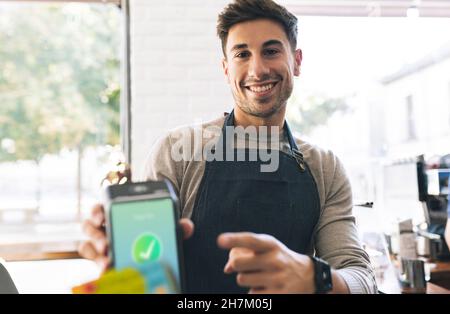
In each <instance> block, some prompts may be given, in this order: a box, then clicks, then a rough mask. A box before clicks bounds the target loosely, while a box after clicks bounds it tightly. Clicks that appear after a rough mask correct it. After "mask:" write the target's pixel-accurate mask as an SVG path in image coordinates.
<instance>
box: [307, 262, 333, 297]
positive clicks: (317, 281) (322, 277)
mask: <svg viewBox="0 0 450 314" xmlns="http://www.w3.org/2000/svg"><path fill="white" fill-rule="evenodd" d="M309 257H310V259H311V261H312V263H313V269H314V293H317V294H323V293H327V292H330V291H331V290H332V289H333V280H332V279H333V278H332V275H331V267H330V265H329V264H328V263H327V262H325V261H324V260H322V259H320V258H318V257H315V256H309Z"/></svg>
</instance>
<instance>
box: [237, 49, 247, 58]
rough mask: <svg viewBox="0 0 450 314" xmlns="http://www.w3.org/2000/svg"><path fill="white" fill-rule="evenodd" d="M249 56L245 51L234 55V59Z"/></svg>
mask: <svg viewBox="0 0 450 314" xmlns="http://www.w3.org/2000/svg"><path fill="white" fill-rule="evenodd" d="M249 55H250V54H249V53H248V52H247V51H243V52H239V53H238V54H236V58H241V59H242V58H247V57H248V56H249Z"/></svg>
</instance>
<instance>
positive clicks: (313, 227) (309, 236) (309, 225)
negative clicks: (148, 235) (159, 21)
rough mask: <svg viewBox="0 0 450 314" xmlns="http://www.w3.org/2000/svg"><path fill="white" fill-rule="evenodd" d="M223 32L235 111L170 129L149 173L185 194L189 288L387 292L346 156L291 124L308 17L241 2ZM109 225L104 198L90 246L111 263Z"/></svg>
mask: <svg viewBox="0 0 450 314" xmlns="http://www.w3.org/2000/svg"><path fill="white" fill-rule="evenodd" d="M217 32H218V36H219V38H220V40H221V42H222V47H223V54H224V59H223V64H222V65H223V71H224V74H225V77H226V79H227V81H228V83H229V85H230V87H231V92H232V94H233V98H234V101H235V104H234V109H233V110H232V111H231V112H230V113H229V114H226V115H225V116H224V117H220V118H218V119H217V120H215V121H211V122H208V123H205V124H202V125H200V126H193V127H183V128H179V129H177V130H173V131H170V132H169V133H168V134H167V135H166V136H164V137H163V138H162V139H161V140H160V141H158V143H157V144H156V145H155V146H154V147H153V149H152V152H151V155H150V158H149V161H148V163H147V170H146V175H145V178H146V179H152V180H161V179H169V180H170V181H171V182H172V183H173V185H174V186H175V188H176V190H177V193H178V196H179V198H180V201H181V211H182V212H181V214H182V217H183V219H182V221H181V224H182V226H183V228H184V231H185V237H186V238H188V239H187V240H186V241H185V243H184V250H185V252H184V255H185V264H186V265H185V269H186V275H187V292H190V293H244V292H250V293H374V292H376V290H377V289H376V284H375V280H374V276H373V271H372V268H371V266H370V263H369V258H368V256H367V254H366V252H365V251H364V250H363V249H362V248H361V246H360V243H359V241H358V237H357V232H356V227H355V220H354V217H353V216H352V195H351V188H350V184H349V181H348V179H347V176H346V174H345V171H344V168H343V166H342V164H341V162H340V161H339V159H338V158H337V157H336V156H335V155H334V154H333V153H332V152H330V151H326V150H323V149H320V148H318V147H316V146H313V145H311V144H309V143H307V142H305V141H303V140H302V139H301V138H294V137H293V135H292V133H291V132H290V129H289V126H288V123H287V122H286V121H285V113H286V105H287V100H288V99H289V97H290V96H291V93H292V90H293V84H294V82H293V80H294V77H295V76H299V75H300V67H301V62H302V52H301V50H300V49H297V18H296V17H295V16H294V15H292V14H291V13H289V12H288V11H287V10H286V9H285V8H284V7H282V6H280V5H278V4H276V3H275V2H273V1H270V0H236V1H235V2H233V3H231V4H230V5H228V6H227V7H226V8H225V9H224V11H223V12H222V13H221V14H220V15H219V19H218V26H217ZM211 101H212V102H213V101H214V100H213V99H212V100H211ZM268 128H270V130H271V132H268V131H267V129H268ZM230 129H231V130H233V132H228V130H230ZM250 129H252V130H254V131H255V132H250V131H249V130H250ZM236 130H240V131H242V130H244V132H240V131H239V132H238V131H236ZM273 130H275V131H274V132H272V131H273ZM197 131H200V134H201V138H202V141H200V144H198V143H193V138H196V136H195V133H196V132H197ZM269 133H270V134H269ZM180 143H181V145H180ZM186 143H187V144H189V145H184V144H186ZM274 143H275V145H274ZM180 150H181V151H182V152H181V156H183V158H178V157H180V156H177V157H176V158H175V156H174V155H176V153H180ZM264 150H268V151H270V152H271V154H276V156H277V158H278V159H277V160H278V163H277V167H276V169H272V170H271V171H262V167H261V166H262V165H263V164H264V163H265V162H266V161H267V160H263V158H262V156H264V155H263V154H262V151H264ZM255 151H256V152H257V154H256V155H252V153H253V152H255ZM236 155H237V156H238V158H237V159H236V158H235V157H236ZM196 156H202V157H204V158H200V159H196V158H195V157H196ZM211 156H212V157H213V158H211ZM249 156H253V157H254V156H256V158H251V157H249ZM217 157H220V158H217ZM239 158H240V159H239ZM103 222H104V214H103V208H102V206H101V205H98V206H96V207H95V208H94V211H93V218H92V219H90V220H88V221H87V222H86V223H85V226H84V230H85V231H86V233H87V234H88V235H89V236H90V238H91V240H90V241H88V242H86V243H84V244H83V245H82V247H81V248H80V252H81V254H82V255H84V256H86V257H88V258H92V259H94V260H97V261H98V262H100V263H102V264H103V265H107V264H108V259H107V258H106V255H105V254H106V247H107V245H108V244H107V243H106V238H105V236H104V232H103V230H102V228H101V225H102V223H103ZM194 226H195V232H194V231H193V229H194Z"/></svg>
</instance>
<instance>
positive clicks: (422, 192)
mask: <svg viewBox="0 0 450 314" xmlns="http://www.w3.org/2000/svg"><path fill="white" fill-rule="evenodd" d="M449 176H450V154H448V155H444V156H439V157H437V156H435V157H434V158H431V159H425V157H424V155H421V156H418V157H417V180H418V188H419V201H420V202H421V203H422V206H423V211H424V216H425V220H426V224H427V229H426V231H425V230H420V229H419V230H418V236H421V237H423V238H424V239H425V241H426V243H427V245H426V248H427V249H426V250H427V252H426V253H427V254H426V255H429V257H430V259H431V260H436V261H438V260H441V261H442V260H450V252H449V248H448V245H447V243H446V241H445V238H444V233H445V226H446V223H447V219H448V217H447V206H448V202H449V200H448V192H449V190H448V189H449Z"/></svg>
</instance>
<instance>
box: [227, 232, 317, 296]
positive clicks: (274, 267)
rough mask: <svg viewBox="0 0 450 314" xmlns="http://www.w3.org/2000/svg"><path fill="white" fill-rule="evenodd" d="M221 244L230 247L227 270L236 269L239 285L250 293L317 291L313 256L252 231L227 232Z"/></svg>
mask: <svg viewBox="0 0 450 314" xmlns="http://www.w3.org/2000/svg"><path fill="white" fill-rule="evenodd" d="M218 245H219V246H220V247H221V248H223V249H229V250H230V256H229V259H228V262H227V264H226V265H225V268H224V272H225V273H227V274H230V273H234V272H235V273H237V283H238V285H239V286H242V287H247V288H250V291H249V293H314V290H315V286H314V275H313V274H314V271H313V264H312V261H311V260H310V258H309V257H308V256H306V255H302V254H298V253H296V252H294V251H292V250H290V249H289V248H287V247H286V246H285V245H284V244H283V243H281V242H280V241H278V240H277V239H275V238H274V237H272V236H270V235H266V234H255V233H250V232H238V233H226V234H222V235H220V236H219V238H218Z"/></svg>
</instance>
